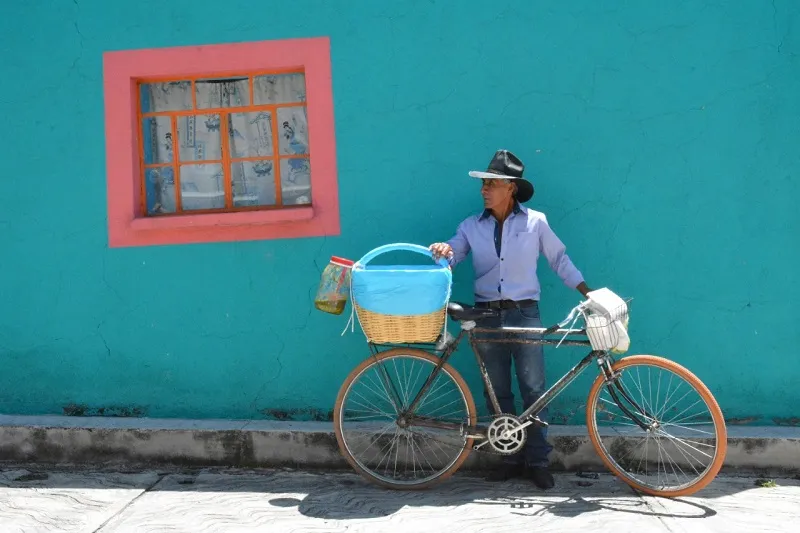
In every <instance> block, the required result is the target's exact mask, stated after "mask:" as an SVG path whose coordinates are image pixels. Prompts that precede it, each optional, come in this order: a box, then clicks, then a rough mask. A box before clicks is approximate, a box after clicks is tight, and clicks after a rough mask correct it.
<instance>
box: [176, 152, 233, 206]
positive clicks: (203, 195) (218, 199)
mask: <svg viewBox="0 0 800 533" xmlns="http://www.w3.org/2000/svg"><path fill="white" fill-rule="evenodd" d="M224 181H225V180H224V178H223V176H222V165H220V164H218V163H214V164H212V165H181V203H182V206H183V209H184V210H187V211H191V210H193V209H221V208H224V207H225V182H224Z"/></svg>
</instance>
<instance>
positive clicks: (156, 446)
mask: <svg viewBox="0 0 800 533" xmlns="http://www.w3.org/2000/svg"><path fill="white" fill-rule="evenodd" d="M728 437H729V439H728V453H727V456H726V460H725V466H724V470H723V472H727V473H740V472H758V473H761V474H769V475H773V476H789V477H791V476H794V475H796V474H799V473H800V428H798V427H751V426H732V427H729V428H728ZM548 438H549V440H550V441H551V442H552V443H553V445H554V447H555V449H554V451H553V453H552V455H551V460H552V462H553V467H554V468H555V469H564V470H568V471H569V470H576V469H584V470H590V469H602V464H601V463H600V459H599V458H598V457H597V455H596V453H595V451H594V448H592V446H591V444H590V442H589V439H588V436H587V433H586V428H585V427H583V426H551V427H550V430H549V435H548ZM0 461H3V462H6V463H16V464H27V463H37V464H60V465H63V464H90V465H93V466H95V467H99V466H104V467H108V466H110V467H118V468H119V467H125V468H131V467H134V468H147V467H157V468H163V467H167V466H176V467H185V466H195V467H206V466H221V467H248V468H254V467H260V468H265V467H294V468H305V469H309V468H311V469H314V468H320V469H327V470H336V469H345V470H349V467H348V465H347V464H346V463H345V461H344V459H342V457H341V455H340V453H339V449H338V446H337V444H336V438H335V437H334V434H333V427H332V424H331V423H330V422H269V421H263V420H251V421H248V420H240V421H236V420H177V419H146V418H102V417H66V416H49V417H28V416H5V415H0ZM497 461H498V456H496V455H488V454H482V453H472V454H471V455H470V458H469V460H468V461H467V462H466V463H465V464H464V465H463V466H462V470H464V471H469V470H481V469H488V468H491V466H492V465H493V464H495V463H496V462H497Z"/></svg>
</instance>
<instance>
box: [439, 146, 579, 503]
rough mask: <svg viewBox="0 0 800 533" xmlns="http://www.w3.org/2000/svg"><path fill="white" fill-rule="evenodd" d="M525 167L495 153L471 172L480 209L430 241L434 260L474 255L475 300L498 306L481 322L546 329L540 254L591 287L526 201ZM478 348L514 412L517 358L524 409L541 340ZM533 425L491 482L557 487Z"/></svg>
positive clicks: (539, 364) (532, 393)
mask: <svg viewBox="0 0 800 533" xmlns="http://www.w3.org/2000/svg"><path fill="white" fill-rule="evenodd" d="M523 170H524V165H523V164H522V161H520V160H519V159H518V158H517V157H516V156H514V154H512V153H511V152H509V151H507V150H498V151H497V153H495V155H494V158H492V161H491V162H490V163H489V169H488V170H487V171H486V172H477V171H473V172H470V173H469V175H470V176H472V177H473V178H478V179H480V180H482V185H481V195H482V196H483V206H484V210H483V213H481V214H480V215H476V216H472V217H470V218H468V219H466V220H465V221H463V222H462V223H461V224H460V225H459V226H458V231H457V232H456V234H455V236H454V237H453V238H451V239H450V240H449V241H447V242H444V243H434V244H432V245H431V246H430V250H431V252H433V255H434V256H435V257H436V258H439V257H445V258H447V259H448V260H449V262H450V265H451V266H455V265H457V264H458V263H460V262H461V261H462V260H463V259H464V258H465V257H466V256H467V254H468V253H469V252H470V251H471V252H472V264H473V266H474V269H475V304H476V306H478V307H486V308H492V309H498V310H499V316H498V317H497V318H490V319H485V320H482V321H481V322H480V323H479V324H478V326H479V327H485V328H494V327H500V326H503V327H530V328H532V327H541V326H542V322H541V320H540V318H539V292H540V285H539V279H538V277H537V275H536V262H537V259H538V258H539V255H540V254H544V256H545V258H546V259H547V262H548V263H549V264H550V267H551V268H552V269H553V270H554V271H555V272H556V273H557V274H558V276H559V277H560V278H561V279H562V280H563V281H564V283H565V284H566V285H567V286H568V287H570V288H573V289H577V290H578V291H579V292H580V293H581V294H583V295H584V296H586V295H587V293H588V292H589V291H590V289H589V287H587V286H586V283H585V282H584V280H583V276H582V275H581V273H580V271H578V269H577V268H575V266H574V265H573V264H572V261H570V259H569V257H568V256H567V254H566V248H565V246H564V244H563V243H562V242H561V241H560V240H559V238H558V237H557V236H556V234H555V233H553V230H552V229H550V226H549V225H548V224H547V219H546V218H545V216H544V214H542V213H539V212H538V211H534V210H532V209H528V208H526V207H524V206H523V205H522V204H523V203H524V202H527V201H528V200H530V199H531V198H532V197H533V192H534V189H533V185H532V184H531V183H530V182H529V181H527V180H525V179H523V177H522V173H523ZM476 346H477V349H478V351H479V354H480V356H481V358H482V359H483V360H484V362H485V364H486V370H487V372H488V374H489V380H490V381H491V383H492V387H493V388H494V390H495V393H496V395H497V399H498V402H499V403H500V408H501V409H502V411H503V413H506V414H516V409H515V407H514V393H513V392H512V390H511V359H512V357H513V358H514V366H515V368H516V373H517V381H518V382H519V389H520V395H521V396H522V401H523V404H524V408H527V407H528V406H530V405H531V404H533V402H535V401H536V400H537V399H538V398H539V396H541V395H542V393H543V392H544V390H545V375H544V358H543V349H542V346H541V345H534V344H518V343H513V344H507V343H506V344H502V343H478V344H476ZM484 395H485V396H486V403H487V405H488V408H489V412H490V413H491V412H494V410H493V408H492V405H491V402H490V400H489V397H488V394H487V393H486V391H484ZM545 417H546V410H545V411H544V412H542V413H541V414H540V418H541V419H542V420H545ZM528 428H529V429H528V438H527V441H526V444H525V448H524V449H523V450H522V451H520V452H519V453H517V454H515V455H513V456H507V457H506V458H505V460H504V463H503V467H502V468H500V469H499V470H498V471H496V472H493V473H492V474H491V475H490V476H489V477H488V478H487V479H489V480H490V481H505V480H507V479H510V478H512V477H528V478H530V479H531V480H532V481H533V483H534V484H535V485H536V486H537V487H539V488H542V489H549V488H552V487H553V486H554V485H555V483H554V481H553V476H552V474H550V471H549V470H548V464H549V461H548V455H549V453H550V451H551V450H552V446H550V445H549V444H548V442H547V440H546V431H545V430H544V429H543V428H541V427H539V426H538V425H531V426H528Z"/></svg>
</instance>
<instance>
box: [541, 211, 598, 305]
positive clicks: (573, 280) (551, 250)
mask: <svg viewBox="0 0 800 533" xmlns="http://www.w3.org/2000/svg"><path fill="white" fill-rule="evenodd" d="M539 244H540V246H541V250H542V252H543V253H544V256H545V257H546V258H547V262H548V263H549V264H550V268H552V269H553V271H554V272H555V273H556V274H558V277H560V278H561V280H562V281H563V282H564V285H566V286H567V287H569V288H570V289H576V290H577V291H578V292H580V293H581V294H582V295H583V296H584V297H585V296H586V295H587V294H589V293H590V292H591V289H590V288H589V287H588V285H586V282H585V281H584V279H583V274H581V272H580V270H578V269H577V268H576V267H575V265H573V264H572V260H571V259H570V258H569V256H568V255H567V247H566V246H564V243H563V242H561V239H559V238H558V236H557V235H556V234H555V233H554V232H553V230H552V229H551V228H550V225H549V224H548V223H547V219H545V218H542V219H541V220H540V221H539Z"/></svg>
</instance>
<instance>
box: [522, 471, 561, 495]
mask: <svg viewBox="0 0 800 533" xmlns="http://www.w3.org/2000/svg"><path fill="white" fill-rule="evenodd" d="M525 477H527V478H528V479H530V480H531V481H533V484H534V485H536V486H537V487H539V488H540V489H542V490H547V489H552V488H553V487H555V486H556V481H555V479H553V474H551V473H550V470H548V469H547V467H545V466H529V467H528V469H527V471H526V472H525Z"/></svg>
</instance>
